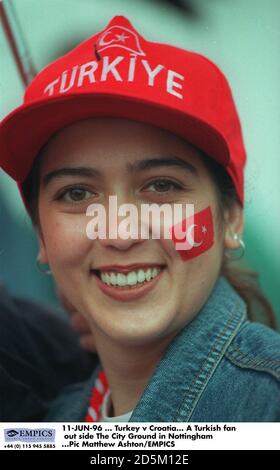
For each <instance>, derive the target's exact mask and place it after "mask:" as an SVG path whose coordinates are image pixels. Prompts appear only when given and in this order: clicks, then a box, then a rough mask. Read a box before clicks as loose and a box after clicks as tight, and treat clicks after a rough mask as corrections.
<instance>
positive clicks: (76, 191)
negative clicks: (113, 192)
mask: <svg viewBox="0 0 280 470" xmlns="http://www.w3.org/2000/svg"><path fill="white" fill-rule="evenodd" d="M92 196H93V193H92V192H91V191H88V190H87V189H84V188H71V189H67V190H66V191H64V192H63V193H62V194H61V195H60V197H59V199H60V200H62V201H65V202H82V201H85V200H87V199H89V198H91V197H92Z"/></svg>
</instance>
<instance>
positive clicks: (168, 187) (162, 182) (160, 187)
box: [145, 179, 183, 193]
mask: <svg viewBox="0 0 280 470" xmlns="http://www.w3.org/2000/svg"><path fill="white" fill-rule="evenodd" d="M149 188H154V189H151V191H152V192H156V193H167V192H169V191H172V190H173V191H174V190H181V189H183V188H182V186H181V185H180V184H179V183H175V182H174V181H172V180H168V179H157V180H154V181H152V182H150V183H149V185H147V186H146V187H145V190H147V189H148V190H149Z"/></svg>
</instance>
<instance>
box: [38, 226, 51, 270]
mask: <svg viewBox="0 0 280 470" xmlns="http://www.w3.org/2000/svg"><path fill="white" fill-rule="evenodd" d="M37 236H38V243H39V252H38V256H37V260H38V261H39V262H40V263H42V264H48V262H49V259H48V254H47V250H46V245H45V242H44V238H43V236H42V234H41V233H40V230H39V231H38V232H37Z"/></svg>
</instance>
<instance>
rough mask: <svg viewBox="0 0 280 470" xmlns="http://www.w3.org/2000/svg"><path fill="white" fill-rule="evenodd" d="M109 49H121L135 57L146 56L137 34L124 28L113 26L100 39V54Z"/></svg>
mask: <svg viewBox="0 0 280 470" xmlns="http://www.w3.org/2000/svg"><path fill="white" fill-rule="evenodd" d="M109 47H121V48H123V49H126V50H128V51H129V52H130V53H131V54H133V55H142V56H145V55H146V54H145V53H144V52H143V51H142V49H141V46H140V41H139V37H138V36H137V34H136V33H135V32H134V31H131V30H130V29H128V28H125V27H124V26H111V27H110V28H108V29H107V30H106V31H104V33H103V34H102V35H101V36H100V37H99V39H98V41H97V48H98V52H102V51H103V50H104V49H108V48H109Z"/></svg>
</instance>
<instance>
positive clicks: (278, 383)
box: [46, 277, 280, 422]
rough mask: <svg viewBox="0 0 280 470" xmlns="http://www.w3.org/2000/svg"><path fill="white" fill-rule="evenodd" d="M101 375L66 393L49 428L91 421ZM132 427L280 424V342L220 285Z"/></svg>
mask: <svg viewBox="0 0 280 470" xmlns="http://www.w3.org/2000/svg"><path fill="white" fill-rule="evenodd" d="M99 370H100V364H99V365H98V367H97V368H96V370H95V371H94V373H93V375H92V377H91V378H90V379H89V380H88V381H87V382H83V383H79V384H75V386H74V387H73V386H71V387H69V388H68V389H66V390H65V391H64V393H63V394H62V395H61V396H60V397H58V399H57V400H56V401H55V402H54V404H53V407H52V409H51V410H50V413H49V414H48V415H47V416H46V421H83V419H84V416H85V414H86V411H87V407H88V402H89V397H90V393H91V388H92V386H93V383H94V381H95V378H96V376H97V374H98V372H99ZM130 421H131V422H161V421H164V422H187V421H192V422H203V421H206V422H217V421H218V422H219V421H220V422H223V421H226V422H258V421H280V335H279V334H278V333H276V332H274V331H273V330H271V329H270V328H267V327H265V326H263V325H260V324H258V323H252V322H250V321H248V319H247V315H246V306H245V304H244V302H243V300H242V299H241V298H240V297H239V295H238V294H237V293H236V291H235V290H234V289H233V288H232V287H231V285H230V284H229V283H228V282H227V281H226V279H225V278H223V277H220V278H219V279H218V281H217V283H216V285H215V287H214V289H213V291H212V293H211V295H210V297H209V299H208V301H207V302H206V304H205V305H204V307H203V308H202V309H201V311H200V312H199V314H198V315H197V316H196V317H195V319H194V320H193V321H192V322H191V323H189V324H188V325H186V326H185V327H184V328H183V329H182V331H181V332H180V333H179V334H178V335H177V336H176V337H175V338H174V339H173V341H172V342H171V343H170V344H169V346H168V348H167V349H166V351H165V354H164V356H163V357H162V359H161V361H160V362H159V364H158V366H157V367H156V369H155V370H154V373H153V375H152V377H151V378H150V380H149V382H148V384H147V385H146V387H145V390H144V392H143V394H142V397H141V399H140V401H139V402H138V404H137V406H136V407H135V409H134V411H133V413H132V416H131V418H130Z"/></svg>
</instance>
